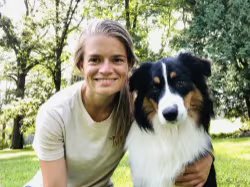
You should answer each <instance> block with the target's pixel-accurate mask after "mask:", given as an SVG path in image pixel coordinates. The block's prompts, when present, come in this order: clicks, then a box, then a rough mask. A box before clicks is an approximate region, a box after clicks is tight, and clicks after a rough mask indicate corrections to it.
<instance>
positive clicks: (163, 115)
mask: <svg viewBox="0 0 250 187" xmlns="http://www.w3.org/2000/svg"><path fill="white" fill-rule="evenodd" d="M210 75H211V64H210V62H209V61H207V60H204V59H200V58H198V57H195V56H193V55H191V54H189V53H181V54H179V55H178V56H177V57H174V58H164V59H162V60H160V61H158V62H156V63H143V64H142V65H141V66H140V67H139V68H138V69H137V70H135V72H134V73H133V75H132V77H131V78H130V82H129V86H130V90H131V91H132V92H133V93H135V95H136V96H135V102H134V105H135V109H134V115H135V122H134V124H133V125H132V127H131V129H130V132H129V135H128V137H127V140H126V148H127V149H128V152H129V159H130V164H131V169H132V177H133V183H134V186H136V187H170V186H174V182H175V179H176V177H177V176H178V175H180V174H181V173H182V172H183V171H184V168H185V166H186V165H187V164H189V163H192V162H194V161H196V160H197V159H199V158H201V157H203V156H205V155H207V154H209V153H210V152H212V145H211V140H210V136H209V135H208V128H209V123H210V118H211V117H212V116H213V114H214V112H213V104H212V100H211V99H210V97H209V93H208V87H207V83H206V78H207V77H209V76H210ZM205 186H209V187H215V186H216V178H215V170H214V165H213V164H212V166H211V170H210V174H209V177H208V180H207V183H206V184H205Z"/></svg>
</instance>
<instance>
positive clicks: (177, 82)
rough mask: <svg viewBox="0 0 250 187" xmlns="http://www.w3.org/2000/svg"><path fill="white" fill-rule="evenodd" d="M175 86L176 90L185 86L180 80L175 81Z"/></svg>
mask: <svg viewBox="0 0 250 187" xmlns="http://www.w3.org/2000/svg"><path fill="white" fill-rule="evenodd" d="M175 86H176V87H177V88H182V87H183V86H185V82H184V81H182V80H178V81H176V84H175Z"/></svg>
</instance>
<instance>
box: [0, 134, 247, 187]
mask: <svg viewBox="0 0 250 187" xmlns="http://www.w3.org/2000/svg"><path fill="white" fill-rule="evenodd" d="M213 145H214V148H215V156H216V160H215V166H216V170H217V181H218V186H219V187H224V186H225V187H234V186H235V187H236V186H237V187H240V186H242V187H246V186H250V177H249V176H250V138H238V139H214V140H213ZM38 167H39V164H38V160H37V158H36V156H35V153H34V152H33V150H32V149H31V148H26V149H25V150H15V151H13V150H3V151H0V187H20V186H22V185H23V184H24V183H25V182H27V181H28V180H29V179H30V178H31V177H32V176H33V175H34V174H35V172H36V170H37V169H38ZM112 178H113V181H114V183H115V186H118V187H130V186H132V182H131V176H130V169H129V166H128V158H127V156H125V157H124V158H123V160H122V161H121V163H120V164H119V166H118V168H117V169H116V171H115V173H114V175H113V177H112Z"/></svg>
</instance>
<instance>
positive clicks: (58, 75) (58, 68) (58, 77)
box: [54, 60, 62, 92]
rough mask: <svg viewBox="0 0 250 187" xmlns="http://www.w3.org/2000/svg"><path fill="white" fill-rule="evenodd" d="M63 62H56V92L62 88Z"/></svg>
mask: <svg viewBox="0 0 250 187" xmlns="http://www.w3.org/2000/svg"><path fill="white" fill-rule="evenodd" d="M61 74H62V73H61V62H60V60H58V63H57V64H56V67H55V75H54V83H55V88H56V92H58V91H59V90H60V88H61V76H62V75H61Z"/></svg>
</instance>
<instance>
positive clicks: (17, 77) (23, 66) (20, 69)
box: [0, 0, 41, 149]
mask: <svg viewBox="0 0 250 187" xmlns="http://www.w3.org/2000/svg"><path fill="white" fill-rule="evenodd" d="M24 2H25V5H26V12H25V16H24V18H23V27H18V26H14V24H13V22H12V20H11V19H9V18H8V17H6V16H4V15H1V17H0V28H1V30H2V32H3V36H2V37H1V38H0V46H1V47H3V48H6V49H11V50H12V51H13V52H14V55H15V58H16V59H15V60H16V64H15V67H13V68H14V69H13V70H14V71H9V72H6V73H7V74H8V75H7V76H8V77H9V78H11V79H12V80H13V81H14V82H15V84H16V91H15V96H16V98H17V99H23V98H24V94H25V81H26V76H27V74H28V72H29V71H30V70H31V69H32V68H33V67H34V66H36V65H37V64H38V63H39V62H40V59H38V58H37V51H36V49H38V48H39V45H40V44H41V43H40V42H41V40H40V39H41V35H40V33H39V32H37V29H38V25H37V24H36V23H35V22H33V20H32V17H33V16H34V9H33V7H32V6H30V3H29V2H28V0H25V1H24ZM17 28H19V29H20V30H18V29H17ZM22 119H23V116H22V115H17V116H16V117H15V118H14V126H13V132H12V144H11V148H13V149H21V148H23V134H22V133H21V132H20V128H21V126H22Z"/></svg>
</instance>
